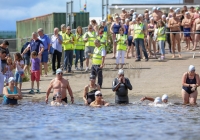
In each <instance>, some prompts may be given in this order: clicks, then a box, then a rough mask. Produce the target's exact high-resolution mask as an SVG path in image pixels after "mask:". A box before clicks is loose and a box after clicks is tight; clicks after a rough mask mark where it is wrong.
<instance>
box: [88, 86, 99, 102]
mask: <svg viewBox="0 0 200 140" xmlns="http://www.w3.org/2000/svg"><path fill="white" fill-rule="evenodd" d="M88 88H89V89H88V93H87V95H86V99H87V101H88V104H90V103H91V102H93V101H94V100H95V92H96V91H97V85H95V88H91V87H90V86H88Z"/></svg>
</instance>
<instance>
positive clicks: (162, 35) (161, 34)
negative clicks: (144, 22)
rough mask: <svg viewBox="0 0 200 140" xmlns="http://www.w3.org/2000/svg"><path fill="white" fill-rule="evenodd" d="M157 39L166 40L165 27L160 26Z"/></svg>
mask: <svg viewBox="0 0 200 140" xmlns="http://www.w3.org/2000/svg"><path fill="white" fill-rule="evenodd" d="M157 40H158V41H159V40H164V41H165V40H166V34H165V27H162V28H158V36H157Z"/></svg>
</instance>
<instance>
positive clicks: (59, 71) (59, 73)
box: [56, 68, 63, 79]
mask: <svg viewBox="0 0 200 140" xmlns="http://www.w3.org/2000/svg"><path fill="white" fill-rule="evenodd" d="M62 75H63V71H62V69H60V68H59V69H57V70H56V77H57V78H58V79H61V78H62Z"/></svg>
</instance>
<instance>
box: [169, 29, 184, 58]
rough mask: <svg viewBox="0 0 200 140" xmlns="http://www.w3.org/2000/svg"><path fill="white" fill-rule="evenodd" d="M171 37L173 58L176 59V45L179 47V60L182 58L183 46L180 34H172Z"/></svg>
mask: <svg viewBox="0 0 200 140" xmlns="http://www.w3.org/2000/svg"><path fill="white" fill-rule="evenodd" d="M170 37H171V43H172V53H173V55H172V58H175V47H176V43H177V46H178V52H179V58H181V54H180V52H181V44H180V34H179V33H171V34H170Z"/></svg>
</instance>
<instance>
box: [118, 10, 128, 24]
mask: <svg viewBox="0 0 200 140" xmlns="http://www.w3.org/2000/svg"><path fill="white" fill-rule="evenodd" d="M126 18H127V12H126V10H125V9H124V8H122V13H121V14H120V19H121V20H122V23H125V19H126Z"/></svg>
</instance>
